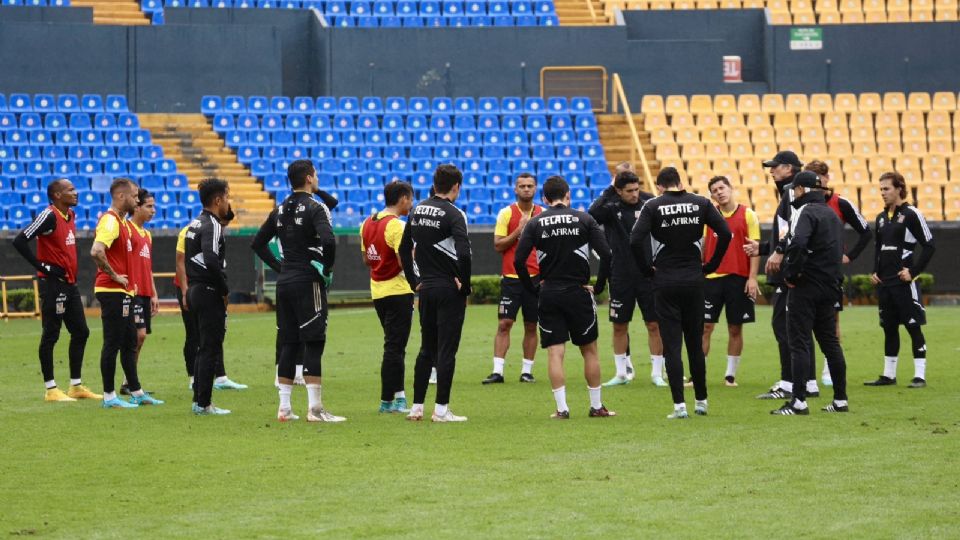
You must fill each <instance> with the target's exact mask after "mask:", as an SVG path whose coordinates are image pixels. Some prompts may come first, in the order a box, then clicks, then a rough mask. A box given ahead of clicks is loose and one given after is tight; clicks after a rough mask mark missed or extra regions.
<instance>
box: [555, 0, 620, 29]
mask: <svg viewBox="0 0 960 540" xmlns="http://www.w3.org/2000/svg"><path fill="white" fill-rule="evenodd" d="M587 2H591V3H592V4H593V10H594V13H596V15H597V19H596V21H594V20H593V18H591V17H590V8H588V7H587ZM554 5H555V6H556V9H557V17H559V18H560V25H561V26H606V25H609V24H610V20H611V19H610V17H608V16H607V15H605V14H604V12H603V2H601V1H600V0H554Z"/></svg>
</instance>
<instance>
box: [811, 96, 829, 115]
mask: <svg viewBox="0 0 960 540" xmlns="http://www.w3.org/2000/svg"><path fill="white" fill-rule="evenodd" d="M810 112H815V113H826V112H833V96H831V95H830V94H813V95H812V96H810Z"/></svg>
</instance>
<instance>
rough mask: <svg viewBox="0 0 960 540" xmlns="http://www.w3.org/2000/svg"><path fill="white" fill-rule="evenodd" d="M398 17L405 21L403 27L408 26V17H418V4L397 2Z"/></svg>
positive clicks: (405, 1) (405, 0)
mask: <svg viewBox="0 0 960 540" xmlns="http://www.w3.org/2000/svg"><path fill="white" fill-rule="evenodd" d="M397 15H398V16H399V17H400V18H401V20H402V21H403V25H404V26H406V18H407V17H416V16H417V15H418V12H417V3H416V2H415V1H412V0H400V1H399V2H397Z"/></svg>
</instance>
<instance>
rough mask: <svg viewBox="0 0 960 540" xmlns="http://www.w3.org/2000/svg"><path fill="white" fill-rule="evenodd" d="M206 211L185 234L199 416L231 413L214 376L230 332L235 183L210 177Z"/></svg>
mask: <svg viewBox="0 0 960 540" xmlns="http://www.w3.org/2000/svg"><path fill="white" fill-rule="evenodd" d="M197 190H198V191H199V192H200V202H201V204H203V211H202V212H200V215H199V216H197V217H196V218H195V219H194V220H193V221H192V222H190V225H188V228H187V232H186V234H185V236H184V253H183V255H184V258H185V261H186V273H187V283H188V284H189V288H188V289H187V306H188V307H189V309H190V311H192V312H193V314H194V317H196V320H197V329H198V334H199V336H200V343H199V346H198V349H197V360H196V364H195V367H194V381H193V412H194V414H197V415H220V414H230V411H229V410H227V409H221V408H219V407H215V406H214V405H213V404H212V403H211V400H212V398H213V379H214V372H215V371H216V364H217V361H218V360H222V358H223V338H224V336H225V335H226V333H227V294H228V293H229V292H230V290H229V288H228V287H227V274H226V272H225V271H224V270H225V269H226V266H227V262H226V253H225V249H226V242H225V240H224V238H223V225H222V223H223V222H224V221H225V220H226V217H227V215H228V213H229V212H230V186H229V185H228V184H227V182H226V181H225V180H220V179H217V178H207V179H205V180H203V181H201V182H200V185H199V186H198V188H197Z"/></svg>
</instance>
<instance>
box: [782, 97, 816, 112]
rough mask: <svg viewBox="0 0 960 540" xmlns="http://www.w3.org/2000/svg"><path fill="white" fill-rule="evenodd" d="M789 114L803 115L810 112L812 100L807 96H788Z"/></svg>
mask: <svg viewBox="0 0 960 540" xmlns="http://www.w3.org/2000/svg"><path fill="white" fill-rule="evenodd" d="M784 110H786V111H787V112H792V113H801V112H808V111H809V110H810V100H809V99H808V98H807V95H806V94H787V103H786V108H785V109H784Z"/></svg>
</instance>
